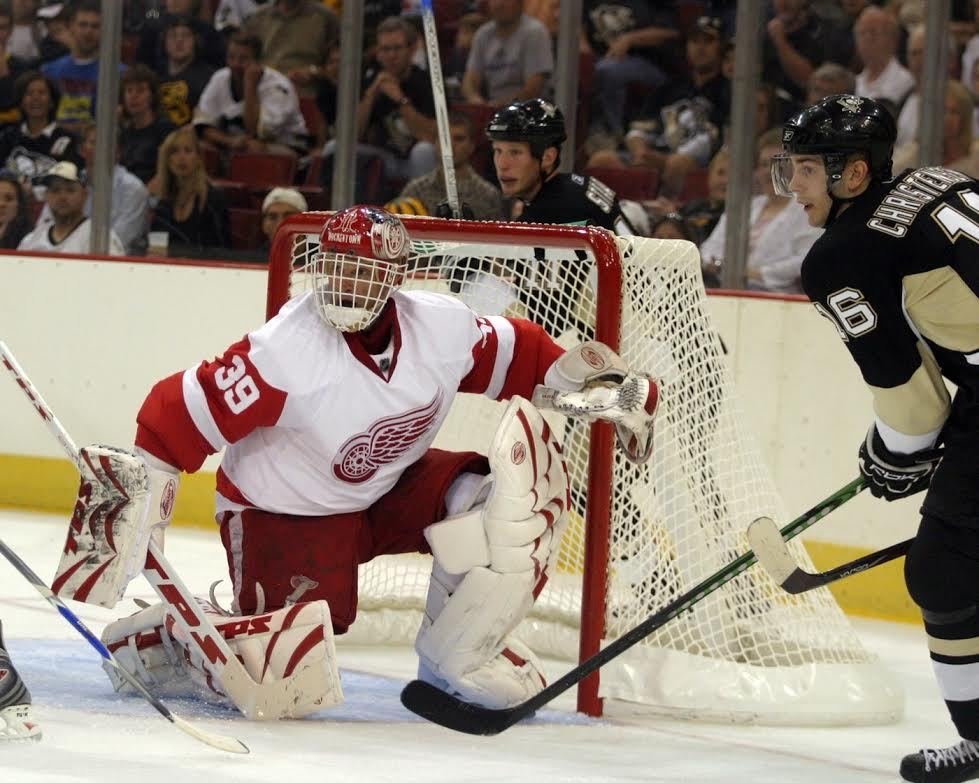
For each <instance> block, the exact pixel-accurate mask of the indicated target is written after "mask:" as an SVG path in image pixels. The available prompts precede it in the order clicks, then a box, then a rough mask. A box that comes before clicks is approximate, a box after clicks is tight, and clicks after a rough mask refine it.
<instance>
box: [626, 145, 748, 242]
mask: <svg viewBox="0 0 979 783" xmlns="http://www.w3.org/2000/svg"><path fill="white" fill-rule="evenodd" d="M730 165H731V152H730V150H729V149H728V148H727V147H726V146H725V147H721V148H720V149H719V150H718V151H717V152H715V153H714V157H713V158H711V159H710V165H708V167H707V197H706V198H700V199H693V200H691V201H687V202H686V203H683V204H681V203H679V202H678V201H676V200H675V199H668V198H664V197H663V196H658V197H657V198H655V199H653V200H651V201H647V202H645V206H646V208H647V210H649V212H650V214H651V215H653V216H654V217H662V216H663V215H667V214H670V213H673V214H678V215H680V216H681V217H682V218H683V219H684V222H685V223H686V229H687V231H688V232H689V233H690V235H691V241H692V242H693V243H694V244H695V245H698V246H700V245H702V244H703V243H704V241H705V240H706V239H707V237H709V236H710V233H711V231H713V230H714V226H716V225H717V221H718V220H720V219H721V215H723V214H724V201H725V199H726V198H727V182H728V172H729V170H730Z"/></svg>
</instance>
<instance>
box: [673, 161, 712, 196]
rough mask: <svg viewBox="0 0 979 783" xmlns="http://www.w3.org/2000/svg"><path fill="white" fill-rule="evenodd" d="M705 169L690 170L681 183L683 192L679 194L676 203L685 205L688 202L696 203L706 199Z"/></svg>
mask: <svg viewBox="0 0 979 783" xmlns="http://www.w3.org/2000/svg"><path fill="white" fill-rule="evenodd" d="M708 195H709V191H708V189H707V169H692V170H691V171H690V172H689V173H688V174H687V178H686V180H684V183H683V191H682V192H681V193H680V198H679V199H678V201H679V202H680V203H681V204H685V203H686V202H688V201H697V200H699V199H702V198H707V196H708Z"/></svg>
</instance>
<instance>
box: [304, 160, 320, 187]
mask: <svg viewBox="0 0 979 783" xmlns="http://www.w3.org/2000/svg"><path fill="white" fill-rule="evenodd" d="M322 176H323V156H322V155H319V154H317V155H310V156H309V165H308V166H307V167H306V184H307V185H322V184H323V183H322V182H320V178H321V177H322Z"/></svg>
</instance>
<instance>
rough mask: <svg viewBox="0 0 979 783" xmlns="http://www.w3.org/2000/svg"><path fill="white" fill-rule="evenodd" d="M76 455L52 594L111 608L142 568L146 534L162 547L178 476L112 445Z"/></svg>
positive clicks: (174, 497)
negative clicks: (71, 503)
mask: <svg viewBox="0 0 979 783" xmlns="http://www.w3.org/2000/svg"><path fill="white" fill-rule="evenodd" d="M78 455H79V459H78V470H79V473H80V474H81V483H80V485H79V488H78V499H77V500H76V502H75V508H74V511H73V512H72V517H71V523H70V524H69V526H68V537H67V539H66V541H65V546H64V550H63V552H62V555H61V561H60V562H59V564H58V570H57V572H56V574H55V579H54V582H53V584H52V590H53V591H54V592H55V593H57V594H58V595H60V596H61V597H62V598H73V599H75V600H76V601H85V602H87V603H92V604H98V605H99V606H104V607H106V608H109V609H111V608H112V607H113V606H115V605H116V603H117V602H118V601H119V599H120V598H122V596H123V594H124V593H125V591H126V586H127V585H128V584H129V582H130V581H132V580H133V579H134V578H135V577H136V576H137V575H138V574H139V573H140V572H141V571H142V570H143V565H144V563H145V561H146V550H147V547H148V546H149V541H150V536H151V535H155V536H157V537H158V538H159V543H161V544H162V535H163V532H162V531H163V529H164V528H166V526H167V525H169V524H170V518H171V516H172V514H173V506H174V501H175V499H176V496H177V487H178V484H179V480H180V477H179V475H178V474H177V473H175V472H171V471H170V470H164V469H162V463H158V462H155V463H154V464H147V462H146V461H145V460H144V459H143V458H142V457H140V456H138V455H137V454H133V453H131V452H128V451H125V450H123V449H117V448H114V447H112V446H87V447H85V448H83V449H81V450H80V451H79V453H78Z"/></svg>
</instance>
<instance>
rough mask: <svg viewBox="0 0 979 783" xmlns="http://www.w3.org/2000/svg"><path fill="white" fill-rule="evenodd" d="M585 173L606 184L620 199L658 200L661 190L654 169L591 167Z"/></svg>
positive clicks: (657, 174)
mask: <svg viewBox="0 0 979 783" xmlns="http://www.w3.org/2000/svg"><path fill="white" fill-rule="evenodd" d="M584 173H585V174H587V175H588V176H590V177H594V178H595V179H597V180H601V181H602V182H604V183H605V184H606V185H608V186H609V187H610V188H612V190H614V191H615V194H616V195H617V196H618V197H619V198H627V199H631V200H633V201H645V200H646V199H651V198H656V193H657V191H658V190H659V173H658V172H656V171H653V170H652V169H647V168H638V167H637V168H627V169H618V168H606V167H603V166H591V167H590V168H587V169H585V172H584Z"/></svg>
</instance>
